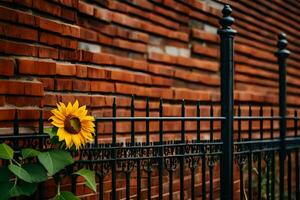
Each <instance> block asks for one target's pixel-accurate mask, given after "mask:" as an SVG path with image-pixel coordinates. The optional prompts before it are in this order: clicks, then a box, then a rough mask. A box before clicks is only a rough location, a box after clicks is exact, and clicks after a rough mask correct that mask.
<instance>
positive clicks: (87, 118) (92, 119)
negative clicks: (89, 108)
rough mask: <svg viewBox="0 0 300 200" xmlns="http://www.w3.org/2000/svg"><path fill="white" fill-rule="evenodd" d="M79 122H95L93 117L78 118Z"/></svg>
mask: <svg viewBox="0 0 300 200" xmlns="http://www.w3.org/2000/svg"><path fill="white" fill-rule="evenodd" d="M80 121H81V122H82V121H95V118H94V117H93V116H84V117H81V118H80Z"/></svg>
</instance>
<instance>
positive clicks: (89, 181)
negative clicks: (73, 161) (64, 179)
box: [74, 168, 97, 192]
mask: <svg viewBox="0 0 300 200" xmlns="http://www.w3.org/2000/svg"><path fill="white" fill-rule="evenodd" d="M74 174H77V175H79V176H82V177H83V178H84V179H85V184H86V186H88V187H89V188H91V189H92V190H93V191H94V192H97V189H96V178H95V172H94V171H91V170H88V169H84V168H83V169H80V170H79V171H77V172H75V173H74Z"/></svg>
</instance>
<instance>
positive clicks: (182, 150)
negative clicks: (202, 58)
mask: <svg viewBox="0 0 300 200" xmlns="http://www.w3.org/2000/svg"><path fill="white" fill-rule="evenodd" d="M181 116H182V119H181V143H185V120H184V117H185V101H184V100H182V103H181ZM184 148H185V147H184V146H182V147H181V152H180V153H181V155H182V157H181V158H180V200H184ZM192 187H194V186H193V185H192ZM170 195H172V194H170Z"/></svg>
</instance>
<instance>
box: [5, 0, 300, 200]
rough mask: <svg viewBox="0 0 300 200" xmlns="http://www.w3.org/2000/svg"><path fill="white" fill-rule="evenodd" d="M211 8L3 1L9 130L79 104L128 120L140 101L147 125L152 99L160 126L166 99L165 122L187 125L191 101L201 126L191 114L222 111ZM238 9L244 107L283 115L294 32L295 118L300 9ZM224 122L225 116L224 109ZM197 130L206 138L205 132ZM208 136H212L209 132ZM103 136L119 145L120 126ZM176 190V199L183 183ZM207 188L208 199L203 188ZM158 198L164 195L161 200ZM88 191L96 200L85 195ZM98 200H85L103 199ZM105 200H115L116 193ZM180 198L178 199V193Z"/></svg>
mask: <svg viewBox="0 0 300 200" xmlns="http://www.w3.org/2000/svg"><path fill="white" fill-rule="evenodd" d="M211 1H214V3H215V4H220V5H221V4H222V3H228V1H227V0H220V1H217V0H211ZM209 2H210V1H200V0H186V1H183V0H127V1H122V0H114V1H112V0H103V1H102V0H98V1H87V0H56V1H54V0H26V1H21V0H6V1H1V2H0V37H1V38H0V54H1V57H0V120H10V119H13V118H14V116H15V113H18V114H19V115H20V116H21V117H22V118H37V116H38V114H37V113H36V110H39V109H43V110H44V111H45V113H47V112H48V111H49V110H50V109H51V108H52V107H54V106H55V105H56V103H57V102H59V101H62V102H68V101H74V100H75V99H78V100H79V101H80V103H81V104H86V105H87V106H88V108H89V109H90V111H91V112H92V114H93V115H96V116H111V114H112V113H111V105H112V99H113V97H114V96H116V99H117V104H118V107H120V109H119V111H118V115H120V116H128V115H130V110H129V107H130V97H131V95H135V96H136V99H137V101H136V108H137V109H139V110H138V111H137V112H136V115H139V116H144V115H145V112H144V111H142V109H144V108H145V101H144V100H145V98H146V96H149V97H150V100H151V104H150V107H151V109H153V110H152V112H151V115H153V116H158V113H157V110H158V99H159V98H163V99H166V102H167V103H166V106H165V108H164V111H165V115H168V116H171V115H172V116H174V115H180V107H179V106H178V102H179V100H181V99H185V100H186V102H187V110H186V112H187V114H188V115H190V116H195V114H196V113H195V106H191V105H192V104H195V102H196V101H197V100H201V101H203V102H204V104H205V103H208V104H210V102H211V101H213V102H219V101H220V93H219V89H220V66H219V58H220V55H219V41H220V40H219V36H218V35H217V33H216V30H217V28H218V27H219V24H218V19H219V17H220V16H221V11H220V10H219V7H218V6H216V7H214V6H213V5H214V4H210V3H209ZM229 3H230V4H231V6H232V8H233V10H234V11H233V17H234V18H235V24H234V26H233V28H234V29H236V30H237V31H238V34H237V36H236V37H235V42H236V45H235V63H236V65H235V100H236V102H237V103H238V102H239V103H249V102H252V103H257V104H266V105H273V106H277V104H278V97H277V95H278V73H279V72H278V66H277V64H276V57H275V56H274V52H275V51H276V49H277V46H276V43H277V34H278V33H279V32H285V33H286V34H287V36H288V40H289V45H288V48H289V49H290V50H291V52H292V54H291V55H290V57H289V60H288V67H287V71H288V75H287V81H288V87H287V91H288V97H287V102H288V104H289V109H290V108H295V107H297V106H300V89H299V86H300V37H299V35H300V30H299V28H298V27H299V26H300V16H299V13H300V6H299V5H297V3H295V2H293V1H284V0H276V1H274V2H273V1H272V2H269V1H259V3H258V2H257V1H229ZM207 27H210V28H207ZM82 44H84V45H82ZM95 49H96V50H95ZM243 109H244V110H246V108H243ZM256 110H258V109H256ZM216 112H217V114H219V113H220V109H219V107H218V106H216ZM275 112H277V110H275ZM26 113H28V114H26ZM48 113H49V112H48ZM201 113H202V114H203V115H209V107H208V106H206V107H203V109H202V110H201ZM289 113H292V112H291V111H290V110H289ZM45 116H48V115H45ZM266 126H268V125H266ZM136 127H137V132H139V133H142V132H143V131H144V125H143V124H139V123H137V124H136ZM179 127H180V124H176V123H174V124H166V125H165V127H164V129H165V130H166V132H169V133H172V132H174V131H176V130H178V128H179ZM187 127H188V129H189V130H190V131H193V130H195V129H196V126H195V124H189V126H187ZM216 127H217V129H218V128H219V127H218V125H216ZM277 127H278V126H277ZM203 128H204V129H205V130H208V129H209V124H203ZM246 128H247V127H246ZM256 128H258V126H256ZM253 129H255V125H254V127H253ZM99 131H100V132H101V134H103V135H105V134H106V135H109V134H110V133H111V124H104V125H103V126H101V127H99ZM118 131H119V132H121V133H124V134H126V133H128V132H129V131H130V125H129V124H126V123H124V124H121V125H120V126H118ZM156 131H158V126H157V124H153V125H151V132H156ZM167 135H168V134H167ZM125 136H126V135H124V138H125V140H126V139H127V138H126V137H125ZM166 137H169V138H172V137H173V135H172V134H169V136H166ZM174 137H175V136H174ZM153 138H155V136H153ZM187 180H188V179H187ZM217 182H218V181H217ZM166 184H167V183H166ZM176 184H177V185H176ZM199 184H200V183H199ZM175 186H176V187H175ZM175 186H174V191H175V189H176V190H178V182H177V183H175ZM197 187H199V188H198V189H199V190H200V185H199V186H197ZM107 190H109V188H107ZM123 190H124V188H123V189H122V190H120V195H121V196H122V195H123V196H124V194H125V192H124V191H123ZM157 190H158V189H157V185H156V187H154V188H153V195H154V196H155V195H157ZM216 190H218V188H216ZM78 191H80V194H82V195H83V194H86V193H90V191H84V189H83V188H81V189H80V188H79V189H78ZM93 195H94V196H95V194H90V195H83V199H93ZM104 195H105V197H107V198H109V196H108V195H109V194H108V193H107V192H106V193H105V194H104ZM118 195H119V194H118ZM144 195H145V194H144ZM174 195H175V196H176V195H177V196H176V197H178V194H177V193H176V192H175V193H174ZM123 196H122V198H123ZM175 196H174V197H175ZM155 197H157V196H155ZM166 198H167V196H166Z"/></svg>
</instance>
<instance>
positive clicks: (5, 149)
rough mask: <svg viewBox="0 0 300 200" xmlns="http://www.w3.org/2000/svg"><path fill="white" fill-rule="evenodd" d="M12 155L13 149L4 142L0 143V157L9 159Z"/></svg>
mask: <svg viewBox="0 0 300 200" xmlns="http://www.w3.org/2000/svg"><path fill="white" fill-rule="evenodd" d="M13 157H14V151H13V149H12V148H11V147H10V146H8V145H7V144H5V143H2V144H0V158H1V159H5V160H11V159H13Z"/></svg>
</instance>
